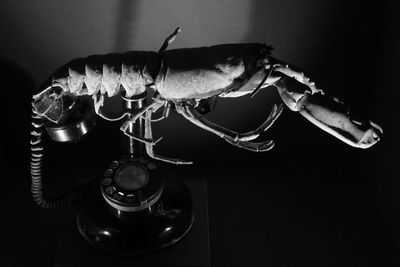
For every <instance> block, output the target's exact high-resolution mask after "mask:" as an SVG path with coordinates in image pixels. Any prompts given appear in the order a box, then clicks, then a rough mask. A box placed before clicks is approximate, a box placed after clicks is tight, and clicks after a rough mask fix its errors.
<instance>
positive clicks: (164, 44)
mask: <svg viewBox="0 0 400 267" xmlns="http://www.w3.org/2000/svg"><path fill="white" fill-rule="evenodd" d="M181 31H182V30H181V28H180V27H178V28H176V29H175V31H174V32H173V33H172V34H171V35H170V36H168V37H167V39H165V41H164V43H163V45H162V46H161V48H160V50H158V53H164V52H165V50H166V49H167V47H168V45H169V44H170V43H172V42H173V41H174V40H175V37H176V36H177V35H178V33H180V32H181Z"/></svg>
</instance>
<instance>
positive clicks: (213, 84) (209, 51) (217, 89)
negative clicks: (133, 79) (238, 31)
mask: <svg viewBox="0 0 400 267" xmlns="http://www.w3.org/2000/svg"><path fill="white" fill-rule="evenodd" d="M270 51H271V47H270V46H268V45H265V44H258V43H255V44H225V45H216V46H210V47H200V48H188V49H175V50H169V51H166V52H165V53H164V54H163V55H162V62H163V64H162V67H161V70H160V73H159V75H158V76H157V80H156V87H157V90H158V92H159V93H160V94H161V95H162V96H163V97H164V98H166V99H192V98H197V99H204V98H208V97H211V96H215V95H219V94H221V93H223V92H230V91H235V90H238V89H239V88H240V87H242V86H243V85H244V84H245V83H246V82H247V81H248V80H249V78H250V77H251V76H252V75H253V74H254V73H256V72H257V71H259V70H260V69H262V68H263V66H264V64H263V63H264V61H265V60H266V58H267V56H269V55H270Z"/></svg>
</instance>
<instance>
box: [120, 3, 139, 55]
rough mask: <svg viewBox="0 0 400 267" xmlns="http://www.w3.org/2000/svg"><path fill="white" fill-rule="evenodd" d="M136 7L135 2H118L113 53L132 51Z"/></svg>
mask: <svg viewBox="0 0 400 267" xmlns="http://www.w3.org/2000/svg"><path fill="white" fill-rule="evenodd" d="M137 6H138V4H137V1H119V5H118V8H117V21H116V24H115V26H116V29H115V32H116V35H115V51H121V52H125V51H129V50H132V47H133V44H132V41H133V39H134V38H133V36H134V29H135V27H134V25H135V19H136V13H137V10H138V7H137Z"/></svg>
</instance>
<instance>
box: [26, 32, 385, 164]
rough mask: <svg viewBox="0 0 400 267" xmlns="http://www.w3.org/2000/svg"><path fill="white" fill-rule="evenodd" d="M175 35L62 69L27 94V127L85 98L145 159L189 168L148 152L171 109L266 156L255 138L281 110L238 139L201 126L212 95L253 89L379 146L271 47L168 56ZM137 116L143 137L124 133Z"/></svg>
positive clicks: (365, 127)
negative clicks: (152, 47)
mask: <svg viewBox="0 0 400 267" xmlns="http://www.w3.org/2000/svg"><path fill="white" fill-rule="evenodd" d="M178 32H180V28H177V29H176V30H175V31H174V32H173V33H172V34H171V35H170V36H168V37H167V38H166V40H165V41H164V43H163V45H162V47H161V48H160V50H159V51H158V52H151V51H130V52H126V53H122V54H117V53H114V54H107V55H103V56H101V55H93V56H89V57H86V58H78V59H74V60H72V61H71V62H69V63H68V64H66V65H64V66H62V67H61V68H59V69H58V70H56V71H55V72H54V73H53V74H52V75H51V76H50V78H49V79H48V80H47V81H46V82H45V83H44V85H42V86H41V87H39V89H38V92H37V93H35V94H34V95H33V103H32V105H33V118H34V120H36V122H34V123H33V125H34V126H35V127H36V128H39V127H40V126H41V124H40V123H39V122H38V121H37V120H40V119H43V118H46V119H47V120H49V121H51V122H53V123H58V122H59V121H60V119H62V117H63V115H64V111H65V110H67V109H70V108H71V106H73V105H74V103H75V101H76V99H77V98H79V97H80V96H89V97H91V98H92V99H93V104H94V109H95V112H96V113H97V114H98V115H99V116H101V117H103V118H104V119H106V120H111V121H116V120H121V119H122V118H125V117H127V119H126V121H125V122H124V123H123V124H122V126H121V130H122V131H123V133H124V134H125V135H127V136H129V137H131V138H133V139H135V140H137V141H139V142H142V143H144V144H145V148H146V151H147V154H148V155H149V156H150V157H151V158H154V159H157V160H161V161H165V162H169V163H174V164H190V163H192V162H190V161H185V160H179V159H174V158H170V157H165V156H161V155H158V154H156V153H155V152H154V151H153V147H154V145H155V144H156V143H157V142H158V141H160V140H161V139H158V140H153V135H152V129H151V126H152V122H154V121H158V120H161V119H164V118H167V117H168V114H169V112H170V110H171V109H174V110H175V111H176V112H177V113H178V114H180V115H181V116H182V117H184V118H185V119H187V120H188V121H190V122H191V123H193V124H195V125H197V126H198V127H200V128H202V129H204V130H206V131H209V132H211V133H213V134H215V135H217V136H219V137H221V138H222V139H224V140H225V141H226V142H228V143H230V144H232V145H234V146H237V147H240V148H243V149H246V150H250V151H254V152H262V151H268V150H270V149H271V148H272V147H273V146H274V142H273V141H272V140H267V141H262V142H255V141H254V140H255V139H256V138H258V137H259V136H260V134H261V133H263V132H264V131H266V130H267V129H268V128H269V127H270V126H271V125H272V124H273V123H274V121H275V120H276V119H277V118H278V117H279V116H280V114H281V113H282V110H283V105H282V104H280V105H279V106H278V105H274V106H273V108H272V111H271V113H270V114H269V116H268V117H267V119H266V120H265V122H264V123H262V124H261V125H260V126H259V127H258V128H256V129H254V130H252V131H250V132H247V133H237V132H235V131H232V130H229V129H226V128H224V127H222V126H220V125H217V124H215V123H213V122H211V121H208V120H207V119H206V118H205V117H204V116H203V115H204V114H203V113H204V112H202V110H203V111H204V109H210V105H211V104H210V103H212V102H213V100H214V99H215V98H216V97H240V96H244V95H249V96H250V97H253V96H254V95H256V94H257V92H259V90H260V89H263V88H267V87H270V86H272V87H275V88H276V89H277V90H278V93H279V95H280V97H281V99H282V101H283V103H284V104H285V105H286V106H287V107H288V108H289V109H290V110H292V111H297V112H299V113H300V114H301V115H302V116H304V117H305V118H306V119H307V120H309V121H310V122H312V123H313V124H315V125H316V126H318V127H319V128H321V129H322V130H324V131H326V132H328V133H330V134H331V135H333V136H335V137H336V138H338V139H340V140H341V141H343V142H345V143H347V144H348V145H350V146H353V147H358V148H368V147H370V146H372V145H374V144H375V143H376V142H378V141H379V140H380V138H381V136H382V134H383V131H382V128H381V127H380V126H378V125H377V124H376V123H374V122H372V121H370V120H359V119H358V118H356V117H355V116H353V114H352V112H351V111H350V109H349V108H348V107H346V106H345V104H344V103H343V102H342V101H340V100H339V99H337V98H334V97H331V96H328V95H327V94H325V93H324V92H323V91H322V90H321V89H318V88H317V87H316V85H315V83H314V82H312V81H311V80H310V79H309V78H308V77H307V76H305V74H304V73H303V72H301V71H299V70H298V69H297V68H295V67H294V66H292V65H290V64H287V63H285V62H283V61H281V60H278V59H276V58H274V57H272V56H271V51H272V47H271V46H269V45H267V44H260V43H249V44H223V45H215V46H210V47H200V48H186V49H174V50H167V47H168V45H169V44H170V43H171V42H172V41H173V40H174V39H175V37H176V35H177V34H178ZM146 90H152V91H153V96H152V97H151V100H150V101H148V102H147V103H146V104H145V105H144V106H143V107H142V108H140V109H138V110H137V111H136V112H134V113H133V114H131V113H123V114H121V115H120V116H118V117H115V118H110V117H108V116H106V115H105V114H104V113H103V111H102V109H101V107H102V106H103V105H104V99H105V95H106V94H107V96H108V97H113V96H115V95H117V94H118V93H121V94H122V95H123V96H124V97H127V98H130V97H134V96H137V95H140V94H142V93H144V92H145V91H146ZM159 109H162V115H161V117H159V118H157V119H153V118H152V115H153V114H154V113H155V112H157V111H158V110H159ZM141 118H144V120H145V131H144V136H137V135H135V134H133V133H131V132H128V131H127V127H128V125H129V123H135V122H136V121H137V120H138V119H141ZM38 136H39V135H38V134H37V132H35V131H34V133H33V137H34V138H36V140H33V141H31V142H33V144H37V143H38V140H37V138H38ZM33 149H34V148H33ZM36 150H40V149H39V148H36ZM39 156H40V153H39V154H38V157H39ZM33 172H35V170H33Z"/></svg>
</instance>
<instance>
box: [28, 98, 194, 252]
mask: <svg viewBox="0 0 400 267" xmlns="http://www.w3.org/2000/svg"><path fill="white" fill-rule="evenodd" d="M146 96H147V93H146V92H144V93H142V94H140V95H137V96H135V97H131V98H127V97H123V96H122V99H123V107H124V111H125V112H127V113H129V112H134V111H135V110H137V109H140V108H141V107H142V106H143V105H144V103H145V102H146ZM46 101H47V100H46ZM51 101H53V102H52V103H50V106H51V105H52V104H54V103H55V102H56V101H62V105H60V103H59V102H58V104H57V105H58V106H61V107H62V108H60V110H59V111H58V110H57V111H54V109H53V110H52V111H51V112H53V113H59V114H47V116H48V117H50V119H51V118H55V117H59V118H60V119H59V120H58V121H57V120H53V121H51V120H50V119H47V117H46V116H44V117H45V118H43V116H38V115H37V114H35V112H33V113H32V119H33V122H32V125H33V131H32V133H31V137H32V138H31V147H32V149H31V150H32V160H31V175H32V194H33V197H34V200H35V202H36V203H37V204H38V205H39V206H41V207H43V208H47V209H53V208H57V207H59V206H62V205H65V204H67V203H70V202H72V203H73V204H74V206H75V207H76V209H77V226H78V231H79V233H80V235H81V236H82V237H83V238H84V240H86V241H87V242H89V243H90V244H91V245H92V246H94V247H95V248H98V249H100V250H102V251H109V252H113V253H118V254H129V255H132V254H134V255H135V254H143V253H147V252H151V251H155V250H159V249H162V248H165V247H168V246H170V245H172V244H174V243H176V242H177V241H179V240H180V239H181V238H182V237H183V236H185V235H186V234H187V233H188V231H189V230H190V228H191V226H192V224H193V220H194V212H193V207H192V199H191V195H190V192H189V190H188V188H187V187H186V186H185V185H184V184H183V183H182V182H180V181H178V180H176V179H173V180H172V179H171V180H169V179H165V178H166V177H165V174H164V173H163V172H162V169H160V168H158V166H157V164H158V163H157V164H156V163H155V162H154V160H152V159H151V158H150V157H148V156H147V154H146V153H145V152H144V148H143V144H141V143H139V142H136V141H135V140H134V139H132V138H131V137H127V136H124V135H123V136H122V138H123V140H124V142H123V144H124V148H125V149H124V150H125V153H124V154H122V155H121V157H120V158H118V159H116V160H114V161H111V162H110V164H109V166H108V167H106V168H104V173H103V175H102V176H101V177H98V179H96V180H95V181H92V182H90V183H88V184H86V185H85V186H83V187H81V188H79V189H78V190H76V191H74V192H71V193H69V194H67V195H65V196H62V197H60V198H57V199H52V200H48V199H46V197H45V196H44V193H43V191H42V175H41V165H42V157H43V146H42V142H41V138H42V133H41V131H42V129H43V128H44V129H45V130H46V132H47V134H48V136H49V137H50V138H51V139H52V140H53V141H56V142H67V143H76V142H80V141H81V140H82V139H83V138H85V137H86V136H87V135H88V133H89V132H90V131H91V130H92V129H93V128H94V127H95V125H96V120H97V115H96V113H95V112H94V110H93V106H92V105H91V104H90V101H89V100H88V99H86V98H85V97H78V98H75V99H71V98H69V97H63V99H56V100H54V99H53V100H51ZM46 105H47V106H49V103H47V104H46V103H38V102H36V103H34V106H35V107H36V108H34V109H33V111H41V112H43V113H42V114H46V110H44V111H43V110H41V108H42V106H44V109H45V108H46ZM48 110H49V112H50V109H48ZM41 126H43V127H41ZM128 130H129V131H130V132H131V133H132V134H135V135H138V136H140V135H143V121H142V120H138V121H136V122H135V123H130V125H129V126H128ZM88 138H90V137H88Z"/></svg>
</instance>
